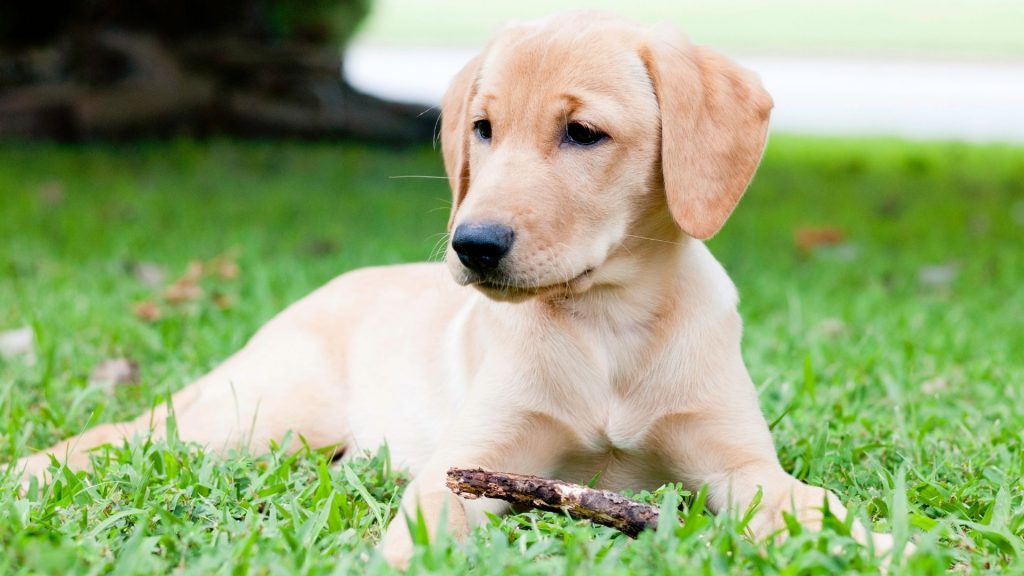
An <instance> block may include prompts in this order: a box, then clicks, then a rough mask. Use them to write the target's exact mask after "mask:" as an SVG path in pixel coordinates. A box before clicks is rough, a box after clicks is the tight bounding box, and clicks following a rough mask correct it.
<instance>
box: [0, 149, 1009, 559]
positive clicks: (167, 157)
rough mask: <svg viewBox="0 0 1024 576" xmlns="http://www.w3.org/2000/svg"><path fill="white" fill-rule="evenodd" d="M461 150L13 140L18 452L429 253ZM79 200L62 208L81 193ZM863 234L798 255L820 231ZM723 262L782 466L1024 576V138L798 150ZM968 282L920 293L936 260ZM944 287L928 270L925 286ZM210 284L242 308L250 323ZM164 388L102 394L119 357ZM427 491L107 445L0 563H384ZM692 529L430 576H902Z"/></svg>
mask: <svg viewBox="0 0 1024 576" xmlns="http://www.w3.org/2000/svg"><path fill="white" fill-rule="evenodd" d="M441 173H442V167H441V164H440V161H439V158H438V156H437V154H436V153H435V152H434V151H432V150H429V149H421V150H412V151H405V152H395V151H382V150H376V149H367V148H364V147H360V146H356V145H329V144H272V143H242V144H240V143H231V142H213V143H207V144H199V143H192V142H172V143H160V144H148V145H143V146H139V147H134V148H131V147H121V146H95V147H86V148H68V147H60V146H49V145H31V146H26V145H20V146H16V145H12V144H7V145H0V330H6V329H12V328H16V327H19V326H26V325H28V326H32V327H33V328H34V330H35V332H36V335H37V342H36V353H35V361H34V363H33V362H29V361H28V360H27V359H26V358H24V357H18V358H8V359H2V358H0V462H2V461H4V460H7V459H9V458H13V457H15V456H18V455H21V454H24V453H26V452H27V451H30V450H32V449H35V448H40V447H43V446H45V445H47V444H49V443H51V442H53V441H55V440H58V439H60V438H61V437H63V436H66V435H69V434H73V433H75V432H78V431H81V430H82V429H83V428H85V427H86V426H88V425H90V424H92V423H96V422H101V421H110V420H114V419H118V418H123V417H127V416H131V415H133V414H135V413H137V412H139V411H141V410H142V409H144V408H146V407H147V406H150V405H152V404H153V403H155V402H159V401H160V400H161V399H162V398H164V397H165V395H166V393H167V391H168V390H171V389H175V388H177V387H179V386H181V385H183V384H184V383H186V382H187V381H188V380H189V379H191V378H194V377H195V376H197V375H199V374H201V373H203V372H204V371H206V370H208V369H209V368H211V367H212V366H213V365H215V364H216V363H217V361H218V360H219V359H222V358H224V357H225V355H227V354H229V353H230V352H231V351H233V350H234V349H236V348H237V347H238V346H240V345H241V344H242V343H243V342H244V341H245V339H246V338H247V337H248V336H249V335H250V334H252V332H253V331H254V330H255V329H256V328H257V327H258V326H259V325H260V324H262V323H263V322H264V321H266V320H267V319H268V318H269V317H270V316H271V315H273V314H274V313H275V311H277V310H279V309H281V308H282V307H283V306H284V305H285V304H286V303H288V302H290V301H292V300H294V299H296V298H299V297H301V296H302V295H304V294H305V293H307V292H309V291H310V290H311V289H313V288H314V287H316V286H317V285H319V284H321V283H323V282H324V281H326V280H327V279H329V278H331V277H332V276H334V275H336V274H338V273H340V272H342V271H345V270H348V269H351V268H355V267H358V266H364V265H368V264H380V263H387V262H400V261H407V260H418V259H424V258H426V257H428V255H429V253H430V251H431V248H432V247H433V245H434V243H435V242H436V241H437V238H438V236H437V233H438V232H440V231H441V230H442V229H443V226H444V223H445V220H446V217H447V215H446V208H447V205H448V192H447V190H446V185H445V182H444V181H443V180H431V179H422V180H421V179H401V178H391V176H402V175H413V174H415V175H439V174H441ZM55 191H62V192H63V193H62V194H61V193H55ZM808 226H829V227H836V228H839V229H841V230H843V231H844V234H845V241H844V242H843V244H842V245H840V246H834V247H820V248H816V249H814V250H812V251H810V252H802V251H800V250H798V249H796V248H795V247H794V240H793V234H794V230H795V229H798V228H801V227H808ZM711 248H712V250H713V252H714V253H715V254H716V255H717V256H718V258H719V259H720V260H721V261H722V262H723V263H724V265H725V266H726V268H727V269H728V270H729V271H730V273H731V275H732V277H733V279H734V280H735V281H736V283H737V285H738V286H739V289H740V293H741V295H742V298H743V301H742V304H741V312H742V314H743V316H744V318H745V321H746V334H745V337H744V347H745V348H744V350H745V357H746V359H747V362H748V365H749V367H750V370H751V373H752V375H753V377H754V380H755V381H756V382H757V383H758V385H759V391H760V394H761V398H762V402H763V406H764V409H765V412H766V414H767V416H768V418H769V420H770V421H775V420H777V423H776V425H775V427H774V434H775V437H776V442H777V445H778V448H779V452H780V455H781V459H782V461H783V464H784V466H785V467H786V468H787V469H789V470H791V471H793V472H794V473H795V474H796V475H797V476H798V477H800V478H803V479H806V480H807V481H809V482H813V483H817V484H821V485H824V486H827V487H829V488H831V489H833V490H835V491H836V492H837V493H839V494H840V495H841V498H843V499H844V500H845V501H847V502H850V503H851V504H852V505H853V509H854V510H855V511H856V513H857V514H859V515H860V516H862V517H864V518H868V519H870V520H871V521H872V522H874V523H875V525H876V526H877V527H878V528H879V529H880V530H886V531H888V530H895V531H897V532H900V533H903V532H905V531H907V530H909V531H911V532H913V533H914V534H915V535H916V536H915V537H916V538H917V539H918V544H919V549H920V554H919V555H917V556H915V557H914V558H912V559H910V561H909V563H908V564H907V566H906V567H905V569H903V570H901V572H906V573H922V574H924V573H938V572H942V571H946V570H954V571H967V572H972V573H977V572H986V571H990V572H994V573H1006V572H1016V573H1021V572H1024V542H1022V535H1024V497H1022V493H1024V486H1022V480H1021V478H1022V476H1024V455H1022V451H1021V441H1022V439H1024V435H1022V430H1024V361H1022V357H1021V351H1022V350H1024V290H1022V289H1021V286H1022V284H1024V149H1021V148H1010V147H997V146H985V147H974V146H967V145H958V144H907V143H901V142H896V141H878V140H863V141H842V140H821V139H806V138H793V137H778V138H775V139H774V140H773V141H772V142H771V144H770V147H769V151H768V153H767V156H766V158H765V161H764V165H763V167H762V169H761V171H760V172H759V174H758V177H757V179H756V182H755V184H754V186H753V187H752V189H751V190H750V192H749V193H748V195H747V197H746V198H745V199H744V201H743V202H742V203H741V205H740V207H739V209H738V211H737V212H736V214H735V215H734V217H733V218H732V220H731V221H730V222H729V223H728V225H727V226H726V228H725V230H724V231H723V232H722V233H721V234H720V235H719V236H718V237H716V238H715V239H714V240H713V241H712V242H711ZM231 250H237V257H238V262H239V265H240V270H241V273H240V275H239V277H238V278H237V279H234V280H224V279H207V280H205V281H204V288H205V289H206V296H204V297H203V298H201V299H200V300H198V301H196V302H193V303H190V304H188V305H184V306H181V307H172V306H169V305H166V304H164V305H163V313H164V316H163V318H162V319H161V320H159V321H157V322H155V323H147V322H144V321H142V320H140V319H138V318H136V317H135V316H134V314H133V313H132V306H133V304H134V303H135V302H137V301H140V300H159V293H160V290H159V289H158V288H153V287H148V286H146V285H145V284H143V283H141V282H140V281H139V280H137V279H136V278H135V276H133V274H132V273H131V272H130V269H131V264H132V263H135V262H152V263H156V264H158V265H160V266H163V267H165V268H166V269H167V270H168V271H169V273H170V276H171V278H170V279H173V277H174V276H175V275H177V274H180V273H181V272H183V271H184V269H185V267H186V266H187V264H188V262H189V261H190V260H193V259H205V260H208V259H210V258H213V257H215V256H217V255H218V254H223V253H225V252H229V251H231ZM934 266H940V267H943V268H942V270H944V271H946V272H948V271H949V270H955V271H956V274H955V277H954V278H952V279H951V280H950V281H948V282H941V281H940V282H938V283H937V284H936V283H929V282H923V281H922V273H924V275H925V276H927V275H928V269H929V268H928V267H934ZM922 271H924V272H922ZM214 294H221V295H224V296H227V297H230V299H232V300H233V302H234V304H233V305H232V306H230V307H228V308H226V309H223V308H222V307H220V306H218V305H217V304H216V302H215V298H214V297H213V295H214ZM116 356H127V357H130V358H132V359H134V360H136V361H138V362H139V364H140V366H141V380H142V384H143V385H140V386H129V385H125V386H122V387H119V388H118V389H117V390H116V391H115V392H114V393H113V394H112V395H111V394H108V393H107V392H105V391H104V390H103V389H102V387H101V386H96V385H90V384H89V373H90V371H91V369H92V367H93V366H94V365H95V364H96V363H97V362H99V361H100V360H102V359H104V358H110V357H116ZM404 480H405V477H404V476H403V475H402V473H401V471H393V470H390V468H389V466H388V463H387V460H386V457H383V456H381V457H376V458H357V459H355V460H352V461H351V462H348V463H346V464H344V465H341V466H338V465H332V464H329V463H328V462H327V460H326V458H325V457H324V456H322V455H320V454H317V453H316V452H310V451H305V452H302V453H300V454H298V455H295V456H287V455H284V454H282V453H280V452H272V453H271V454H270V455H266V456H251V455H246V454H238V455H235V456H232V457H230V458H226V459H220V458H215V457H212V456H207V455H205V454H204V453H203V452H202V451H200V450H198V449H196V448H195V447H193V446H187V445H182V444H181V443H178V442H175V441H173V440H172V441H170V442H168V443H160V444H156V445H135V446H117V447H113V448H111V449H107V450H104V451H101V452H100V453H98V454H97V461H96V469H95V472H93V473H90V474H86V473H80V474H71V473H68V472H66V471H64V472H60V473H58V477H57V481H56V482H55V483H54V484H53V485H51V486H49V487H35V488H33V489H31V490H30V491H29V493H28V494H27V495H26V496H25V497H20V496H18V495H17V489H16V486H15V482H14V481H13V479H11V478H0V574H11V573H26V574H28V573H65V572H69V571H73V572H77V573H97V574H98V573H117V574H132V573H150V574H162V573H166V572H168V571H177V572H183V573H197V574H210V573H218V574H220V573H223V574H229V573H230V574H244V573H273V574H291V573H302V574H321V573H329V572H339V573H364V572H367V571H369V572H378V571H386V570H387V569H386V567H385V566H384V565H383V564H382V561H381V559H380V557H379V556H378V555H377V553H376V552H375V549H374V546H375V544H376V542H377V540H378V538H379V536H380V532H381V524H380V521H379V519H380V518H386V517H388V516H390V515H391V514H393V512H394V508H395V503H396V500H397V498H398V496H399V494H400V490H401V485H402V483H403V482H404ZM641 496H642V497H644V498H647V499H650V500H652V501H654V502H659V503H662V504H663V505H665V506H667V507H668V508H671V507H673V506H674V503H675V502H677V501H678V500H677V498H678V497H679V496H682V498H683V500H682V501H683V503H684V506H683V508H682V510H681V511H680V514H679V518H680V519H682V520H684V522H683V523H682V524H677V523H674V522H672V521H671V520H672V519H674V518H673V517H672V515H666V516H667V518H668V520H670V521H668V522H666V523H665V525H664V526H662V527H661V528H660V529H659V530H658V531H657V532H656V533H649V534H645V535H643V536H642V537H641V538H640V539H639V540H636V541H631V540H629V539H627V538H624V537H621V536H620V535H618V534H616V533H614V532H613V531H611V530H607V529H604V528H594V527H591V526H589V525H586V524H582V523H576V522H572V521H569V520H567V519H565V518H562V517H560V516H558V515H554V514H536V513H531V514H521V515H516V516H510V517H507V518H505V519H503V520H495V521H494V523H493V524H492V525H490V526H488V527H486V528H483V529H481V530H479V531H477V532H474V534H473V536H472V537H471V538H470V539H469V541H468V542H466V543H463V544H456V543H453V542H451V541H450V540H447V539H441V541H439V542H434V543H432V544H430V545H426V546H422V547H420V549H419V552H418V555H417V557H416V559H415V561H414V567H415V568H416V570H417V571H418V572H419V573H428V572H433V573H450V572H455V573H461V572H467V571H468V572H473V573H478V574H496V573H524V574H553V573H563V574H570V573H580V574H590V573H595V574H596V573H616V574H634V573H636V574H642V573H664V574H669V573H673V574H675V573H691V572H694V571H698V570H699V571H703V572H707V573H719V572H725V573H737V574H745V573H750V572H754V573H767V574H800V573H805V574H817V573H821V572H832V573H851V572H861V573H865V574H877V573H878V570H879V569H878V566H879V561H878V560H876V559H874V558H872V556H871V555H870V553H869V551H867V550H866V549H863V548H860V547H857V546H854V545H852V544H851V540H850V538H849V537H848V536H847V535H846V530H845V527H844V526H842V525H837V524H835V523H832V524H831V525H830V526H829V527H828V528H827V529H826V530H825V531H823V532H821V533H807V532H803V533H800V534H795V535H794V536H793V537H791V538H790V539H788V540H787V541H786V542H784V543H781V544H770V545H757V544H754V543H751V542H750V541H748V540H747V539H746V538H745V537H744V536H743V535H742V522H741V520H739V519H736V518H729V517H713V516H710V515H708V514H706V513H704V512H703V510H702V509H701V506H700V499H699V498H694V497H693V495H687V494H679V493H678V491H677V490H676V489H675V488H674V487H671V486H670V487H666V488H665V489H663V490H661V491H659V492H658V493H656V494H644V495H641Z"/></svg>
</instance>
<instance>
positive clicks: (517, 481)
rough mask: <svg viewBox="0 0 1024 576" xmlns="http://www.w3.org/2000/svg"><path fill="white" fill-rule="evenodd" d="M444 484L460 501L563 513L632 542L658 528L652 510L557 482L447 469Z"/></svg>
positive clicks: (606, 493) (618, 497)
mask: <svg viewBox="0 0 1024 576" xmlns="http://www.w3.org/2000/svg"><path fill="white" fill-rule="evenodd" d="M447 484H448V488H449V489H450V490H451V491H452V492H454V493H456V494H458V495H460V496H462V497H464V498H469V499H471V500H472V499H476V498H481V497H483V498H497V499H499V500H505V501H507V502H512V503H513V504H521V505H526V506H529V507H531V508H538V509H540V510H550V511H555V512H567V513H568V514H569V515H570V516H572V517H573V518H577V519H581V520H589V521H591V522H594V523H595V524H601V525H603V526H609V527H611V528H615V529H616V530H619V531H620V532H622V533H624V534H626V535H627V536H630V537H633V538H635V537H636V536H637V534H639V533H640V532H642V531H644V530H647V529H654V528H655V527H656V526H657V525H658V508H657V507H655V506H651V505H649V504H641V503H640V502H636V501H635V500H630V499H629V498H626V497H624V496H621V495H619V494H616V493H614V492H609V491H607V490H595V489H593V488H587V487H585V486H581V485H579V484H571V483H569V482H562V481H560V480H547V479H544V478H538V477H536V476H525V475H522V474H508V473H505V472H488V471H486V470H482V469H480V468H472V469H466V468H451V469H449V470H448V480H447Z"/></svg>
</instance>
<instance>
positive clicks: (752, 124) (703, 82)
mask: <svg viewBox="0 0 1024 576" xmlns="http://www.w3.org/2000/svg"><path fill="white" fill-rule="evenodd" d="M641 57H642V58H643V60H644V63H645V64H646V66H647V70H648V74H650V76H651V81H652V82H653V84H654V90H655V93H656V94H657V97H658V106H659V108H660V109H661V169H662V175H663V177H664V182H665V193H666V195H667V196H668V207H669V210H670V211H671V212H672V217H673V218H674V219H675V221H676V223H678V224H679V227H680V228H682V229H683V231H684V232H686V233H687V234H689V235H690V236H693V237H694V238H699V239H706V238H710V237H711V236H713V235H714V234H715V232H718V230H719V229H720V228H721V227H722V225H723V224H725V221H726V219H727V218H728V217H729V214H731V213H732V210H733V208H735V207H736V204H737V203H738V202H739V201H740V197H742V196H743V192H744V191H745V190H746V189H747V185H748V184H749V183H750V180H751V178H753V177H754V171H755V170H757V165H758V163H759V162H760V161H761V154H762V153H763V152H764V146H765V140H766V138H767V135H768V116H769V114H770V112H771V109H772V99H771V96H769V95H768V92H766V91H765V89H764V88H763V87H762V86H761V82H760V81H759V80H758V79H757V77H756V76H755V75H754V74H753V73H751V72H749V71H747V70H745V69H743V68H741V67H740V66H738V65H737V64H736V63H734V62H732V61H731V60H729V59H727V58H725V57H723V56H721V55H719V54H716V53H714V52H712V51H710V50H708V49H706V48H703V47H699V46H694V45H692V44H690V43H689V41H688V40H687V39H686V38H685V37H684V36H683V34H682V33H681V32H679V31H677V30H675V29H668V28H657V29H654V30H652V33H651V35H650V40H649V41H648V43H647V44H646V45H645V46H644V47H643V48H642V49H641Z"/></svg>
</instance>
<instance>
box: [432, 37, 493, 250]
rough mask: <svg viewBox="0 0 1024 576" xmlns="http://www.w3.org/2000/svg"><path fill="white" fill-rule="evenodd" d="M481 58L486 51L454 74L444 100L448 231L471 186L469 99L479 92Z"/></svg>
mask: <svg viewBox="0 0 1024 576" xmlns="http://www.w3.org/2000/svg"><path fill="white" fill-rule="evenodd" d="M482 61H483V54H480V55H479V56H477V57H475V58H473V59H472V60H470V61H469V63H468V64H466V66H465V67H463V68H462V70H461V71H459V73H458V74H456V75H455V78H454V79H452V83H451V86H449V87H448V91H447V92H445V94H444V99H443V100H442V103H441V151H442V152H443V153H444V168H445V171H446V172H448V183H449V184H450V185H451V187H452V212H451V216H449V218H448V230H449V231H451V228H452V223H454V222H455V211H456V210H458V208H459V204H460V203H461V202H462V199H463V198H464V197H465V196H466V188H469V132H470V130H469V102H470V101H471V100H472V99H473V96H474V95H475V94H476V84H477V73H478V72H479V70H480V63H481V62H482Z"/></svg>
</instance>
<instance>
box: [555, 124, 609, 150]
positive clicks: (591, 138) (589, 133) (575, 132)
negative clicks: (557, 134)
mask: <svg viewBox="0 0 1024 576" xmlns="http://www.w3.org/2000/svg"><path fill="white" fill-rule="evenodd" d="M607 137H608V135H607V134H605V133H603V132H601V131H599V130H595V129H594V128H591V127H590V126H587V125H586V124H582V123H580V122H570V123H569V125H568V126H566V127H565V140H566V142H572V143H573V144H579V145H580V146H592V145H594V144H597V143H598V142H600V141H602V140H604V139H605V138H607Z"/></svg>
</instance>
